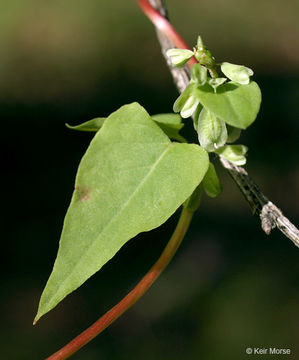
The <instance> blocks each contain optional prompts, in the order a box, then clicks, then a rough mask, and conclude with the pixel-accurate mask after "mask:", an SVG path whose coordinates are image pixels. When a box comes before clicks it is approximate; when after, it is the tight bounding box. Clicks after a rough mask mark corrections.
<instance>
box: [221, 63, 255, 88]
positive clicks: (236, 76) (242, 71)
mask: <svg viewBox="0 0 299 360" xmlns="http://www.w3.org/2000/svg"><path fill="white" fill-rule="evenodd" d="M221 71H222V72H223V74H224V75H225V76H227V77H228V78H229V79H230V80H232V81H234V82H236V83H239V84H242V85H247V84H249V81H250V79H249V77H250V76H252V75H253V71H252V70H251V69H249V68H248V67H246V66H243V65H235V64H231V63H228V62H223V63H222V64H221Z"/></svg>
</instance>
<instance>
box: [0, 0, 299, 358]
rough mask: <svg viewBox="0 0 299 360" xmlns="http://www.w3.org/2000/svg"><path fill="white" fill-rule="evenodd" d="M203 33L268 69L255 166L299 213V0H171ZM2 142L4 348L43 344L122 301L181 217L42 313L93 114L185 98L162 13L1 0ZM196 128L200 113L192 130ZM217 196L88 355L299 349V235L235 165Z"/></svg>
mask: <svg viewBox="0 0 299 360" xmlns="http://www.w3.org/2000/svg"><path fill="white" fill-rule="evenodd" d="M167 5H168V9H169V13H170V18H171V20H172V22H173V24H174V25H175V27H176V28H177V29H178V31H179V32H180V33H181V34H182V36H183V37H184V38H185V39H186V41H187V42H188V43H189V44H190V45H191V46H192V45H193V44H195V42H196V38H197V35H198V34H201V35H202V37H203V38H204V40H205V42H206V44H208V46H209V48H210V49H211V50H212V52H213V54H214V55H215V57H216V58H217V60H218V61H229V62H232V63H237V64H244V65H247V66H249V67H251V68H253V69H254V71H255V80H256V81H257V82H258V83H259V85H260V87H261V89H262V93H263V103H262V109H261V112H260V114H259V116H258V119H257V121H256V123H255V124H254V125H252V127H250V128H249V130H248V131H247V132H246V134H244V135H243V136H242V138H241V142H242V143H244V144H246V145H248V146H249V160H248V164H247V166H246V168H247V169H248V171H249V173H250V174H251V176H252V177H253V178H254V179H255V180H256V181H257V182H258V183H259V184H260V186H261V188H262V189H263V191H264V193H265V194H266V195H267V196H268V197H269V198H270V199H271V200H272V201H273V202H275V203H276V204H277V205H278V206H279V207H280V208H281V209H282V210H283V211H284V213H285V214H286V215H287V216H288V217H289V218H290V219H291V220H292V221H293V222H295V223H297V225H298V224H299V214H298V211H297V207H298V198H299V166H298V131H299V125H298V124H299V122H298V113H299V111H298V92H299V90H298V89H299V66H298V60H299V47H298V35H299V30H298V15H299V3H298V2H297V1H295V0H287V1H284V2H283V1H278V0H273V1H271V2H269V1H267V0H258V1H257V0H250V1H249V0H244V1H242V0H241V1H238V0H227V1H225V2H224V1H220V0H215V1H213V2H212V1H208V0H202V1H195V0H192V1H191V0H190V1H188V2H183V1H179V0H169V1H167ZM0 9H1V11H0V49H1V56H0V116H1V155H2V156H1V157H2V175H1V179H2V181H3V183H2V199H3V200H4V201H3V200H2V204H4V211H3V215H2V221H3V224H2V230H3V236H2V244H3V245H2V246H3V248H2V259H3V260H2V262H1V263H2V271H1V300H0V301H1V340H0V348H1V355H0V358H1V359H5V360H6V359H30V360H35V359H43V358H44V357H46V356H48V355H50V354H51V353H52V352H54V351H56V350H58V348H59V347H61V346H62V345H64V344H65V343H66V342H67V341H69V340H70V339H72V338H73V337H74V336H75V335H77V334H78V333H79V332H80V331H82V330H83V329H85V328H86V327H87V326H88V325H90V324H91V323H92V322H93V321H94V320H95V319H96V318H97V317H99V316H100V315H101V314H103V313H104V312H105V311H106V310H107V309H109V308H110V307H111V306H112V305H114V304H115V303H116V302H117V301H119V300H120V299H121V298H122V297H123V296H124V295H125V294H126V292H128V291H129V290H130V289H131V288H132V286H133V285H134V284H135V283H136V282H137V280H139V279H140V277H141V276H142V275H143V274H144V273H145V272H146V271H147V269H148V268H149V267H150V266H151V264H152V263H153V262H154V261H155V259H156V258H157V257H158V256H159V254H160V252H161V250H162V248H163V246H164V245H165V244H166V242H167V240H168V238H169V236H170V234H171V232H172V230H173V228H174V225H175V220H176V218H177V216H178V214H176V215H175V216H174V218H173V219H170V220H169V221H168V222H167V224H165V225H163V226H162V227H161V228H159V229H156V230H154V231H153V232H152V233H144V234H141V235H139V236H137V237H136V238H135V239H133V240H131V241H130V242H129V243H128V244H127V245H126V246H124V247H123V248H122V250H121V251H120V252H119V254H118V255H117V256H115V258H114V259H113V260H111V261H110V262H109V263H108V264H107V265H105V266H104V268H103V269H102V270H101V271H100V272H99V273H98V274H96V275H95V276H93V277H92V278H91V279H90V280H89V281H88V282H87V283H86V284H84V285H83V286H82V287H81V288H79V289H78V290H77V291H76V292H75V293H73V294H71V295H69V296H68V297H67V298H66V299H65V301H63V303H62V304H60V305H59V306H57V308H55V310H53V311H52V312H51V313H49V314H48V315H47V316H45V317H44V318H43V319H41V321H40V323H38V324H37V325H36V326H35V327H33V326H32V325H31V324H32V320H33V318H34V315H35V313H36V310H37V306H38V301H39V297H40V295H41V292H42V289H43V287H44V285H45V282H46V280H47V278H48V276H49V273H50V271H51V269H52V265H53V262H54V259H55V255H56V251H57V247H58V240H59V236H60V231H61V227H62V222H63V217H64V214H65V211H66V209H67V206H68V204H69V201H70V197H71V194H72V190H73V184H74V177H75V173H76V169H77V166H78V163H79V161H80V158H81V156H82V155H83V153H84V152H85V149H86V148H87V146H88V144H89V141H90V139H91V137H92V134H87V133H78V132H72V131H71V130H68V129H66V128H65V125H64V124H65V123H66V122H68V123H71V124H78V123H80V122H82V121H86V120H89V119H91V118H93V117H96V116H106V115H108V114H109V113H111V112H112V111H114V110H116V109H117V108H118V107H120V106H121V105H122V104H125V103H130V102H132V101H138V102H140V103H141V104H142V105H143V106H145V108H146V109H147V110H148V111H149V112H150V113H151V114H154V113H159V112H167V111H171V108H172V103H173V101H174V100H175V98H176V96H177V93H176V90H175V87H174V86H173V84H172V80H171V77H170V75H169V72H168V69H167V67H166V65H165V64H164V60H163V58H162V56H161V54H160V48H159V45H158V42H157V40H156V36H155V32H154V29H153V26H152V25H151V24H150V22H149V21H148V20H147V18H145V16H144V15H143V14H142V13H141V11H140V10H139V8H138V7H137V5H136V2H135V1H121V0H113V1H100V0H97V1H96V0H72V1H71V0H64V1H62V0H60V1H57V0H52V1H48V2H45V1H42V0H27V1H22V0H10V1H2V2H1V4H0ZM191 130H192V128H191V126H190V124H186V128H185V130H184V131H185V134H186V135H187V136H189V133H190V132H191ZM219 172H220V175H221V179H222V182H223V185H224V191H223V193H222V194H221V196H220V197H219V198H217V199H216V200H210V199H208V198H204V199H203V201H202V207H201V209H200V211H199V212H198V214H197V215H196V216H195V219H194V221H193V224H192V227H191V229H190V231H189V233H188V235H187V237H186V239H185V241H184V243H183V245H182V247H181V248H180V249H179V252H178V254H177V256H176V257H175V259H174V260H173V261H172V263H171V264H170V266H169V268H168V269H167V270H166V272H165V273H164V274H163V275H162V277H161V278H160V279H159V280H158V281H157V283H156V284H155V285H154V286H153V288H152V289H151V290H150V291H149V293H148V294H147V295H146V296H144V298H143V299H142V300H141V301H140V302H139V303H138V304H136V305H135V306H134V307H133V308H132V309H131V310H130V311H129V312H127V313H126V314H125V315H124V316H123V317H122V318H120V319H119V320H118V321H117V322H116V323H115V324H113V325H112V326H111V327H110V328H109V329H107V330H106V331H105V332H104V333H103V334H102V335H100V336H99V337H98V338H96V339H95V340H94V341H93V342H91V343H90V344H89V345H88V346H87V347H86V348H84V349H82V350H81V351H80V352H78V354H77V355H75V356H74V357H73V358H74V359H77V360H96V359H109V360H132V359H143V360H152V359H155V360H156V359H157V360H183V359H186V360H197V359H221V360H222V359H224V360H226V359H230V360H234V359H236V360H237V359H243V358H244V359H245V358H246V359H247V358H251V357H255V356H253V355H251V356H249V355H246V354H245V349H246V348H247V347H265V348H267V347H269V346H271V347H282V348H290V349H291V351H292V355H290V356H274V357H271V356H269V355H268V356H262V355H259V356H258V357H257V358H259V359H261V358H267V359H271V358H274V359H277V360H281V359H284V358H288V359H295V358H297V359H298V358H299V349H298V346H299V344H298V333H299V327H298V323H299V321H298V318H299V307H298V302H299V286H298V275H299V268H298V249H297V248H296V247H295V246H294V245H293V244H292V242H291V241H290V240H288V239H287V238H285V237H284V236H283V235H282V234H281V233H280V232H279V231H277V230H274V231H273V234H272V235H271V236H266V235H265V234H264V233H263V232H262V231H261V228H260V224H259V219H258V218H255V217H253V216H252V214H251V211H250V209H249V206H248V205H247V203H246V202H245V201H244V200H243V198H242V195H241V194H240V193H239V191H238V189H237V188H236V186H235V185H234V184H233V183H232V181H231V179H230V178H229V176H228V175H227V174H226V173H225V172H224V171H222V170H221V169H219Z"/></svg>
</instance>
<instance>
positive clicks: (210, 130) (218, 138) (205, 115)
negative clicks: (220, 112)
mask: <svg viewBox="0 0 299 360" xmlns="http://www.w3.org/2000/svg"><path fill="white" fill-rule="evenodd" d="M197 132H198V140H199V143H200V145H201V146H202V147H203V148H204V149H206V150H207V151H209V152H211V151H215V149H218V148H219V147H221V146H223V145H224V144H225V143H226V140H227V131H226V126H225V122H224V121H223V120H222V119H219V118H218V117H217V116H216V115H215V114H214V113H212V112H211V111H209V110H208V109H206V108H203V109H202V110H201V113H200V115H199V119H198V129H197Z"/></svg>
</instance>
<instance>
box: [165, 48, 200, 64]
mask: <svg viewBox="0 0 299 360" xmlns="http://www.w3.org/2000/svg"><path fill="white" fill-rule="evenodd" d="M166 55H167V56H168V57H169V58H170V60H171V63H172V65H173V66H174V67H181V66H184V65H185V64H186V62H187V61H189V60H190V59H191V58H192V56H193V55H194V53H193V51H191V50H188V49H169V50H167V51H166Z"/></svg>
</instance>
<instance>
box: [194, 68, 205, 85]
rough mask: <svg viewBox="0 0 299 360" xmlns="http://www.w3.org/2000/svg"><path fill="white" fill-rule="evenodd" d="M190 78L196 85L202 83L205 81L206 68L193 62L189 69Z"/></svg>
mask: <svg viewBox="0 0 299 360" xmlns="http://www.w3.org/2000/svg"><path fill="white" fill-rule="evenodd" d="M191 78H192V80H194V82H195V83H196V84H197V85H199V86H202V85H204V84H205V83H206V82H207V78H208V69H207V68H206V67H205V66H201V65H200V64H194V65H193V66H192V69H191Z"/></svg>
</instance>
